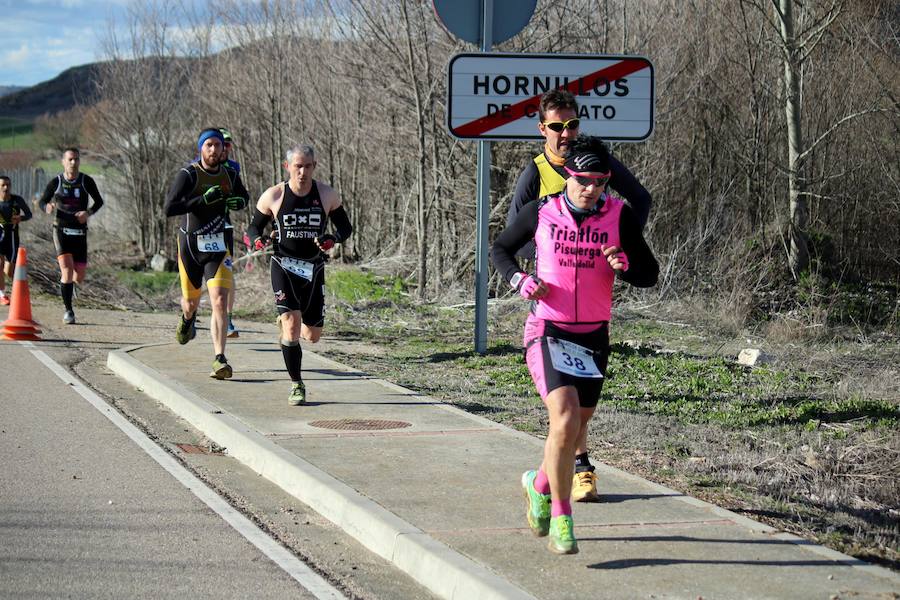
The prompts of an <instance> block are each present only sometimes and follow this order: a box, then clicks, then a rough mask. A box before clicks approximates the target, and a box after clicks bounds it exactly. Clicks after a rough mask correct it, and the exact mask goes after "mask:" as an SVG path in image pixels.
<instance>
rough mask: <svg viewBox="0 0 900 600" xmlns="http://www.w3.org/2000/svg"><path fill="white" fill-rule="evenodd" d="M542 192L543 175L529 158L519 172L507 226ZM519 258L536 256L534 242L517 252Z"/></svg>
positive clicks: (507, 214)
mask: <svg viewBox="0 0 900 600" xmlns="http://www.w3.org/2000/svg"><path fill="white" fill-rule="evenodd" d="M540 193H541V176H540V173H538V169H537V165H536V164H534V160H529V161H528V164H526V165H525V168H524V169H522V172H521V173H519V179H518V180H516V191H515V192H513V198H512V202H510V203H509V211H508V212H507V213H506V226H507V227H509V226H510V225H512V223H513V221H515V220H516V215H518V214H519V211H520V210H522V207H523V206H525V205H526V204H528V203H529V202H534V201H535V200H537V199H538V194H540ZM516 256H518V257H519V258H525V259H533V258H534V242H533V241H528V243H526V244H525V245H524V246H522V247H521V248H520V249H519V250H518V251H517V252H516Z"/></svg>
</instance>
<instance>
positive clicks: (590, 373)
mask: <svg viewBox="0 0 900 600" xmlns="http://www.w3.org/2000/svg"><path fill="white" fill-rule="evenodd" d="M547 347H548V349H549V350H550V361H551V362H552V363H553V368H554V369H556V370H557V371H559V372H560V373H566V374H567V375H574V376H575V377H589V378H591V379H603V373H601V372H600V369H598V368H597V363H595V362H594V353H593V351H592V350H590V349H588V348H585V347H584V346H579V345H578V344H574V343H572V342H567V341H565V340H558V339H556V338H552V337H548V338H547Z"/></svg>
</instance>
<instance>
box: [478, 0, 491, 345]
mask: <svg viewBox="0 0 900 600" xmlns="http://www.w3.org/2000/svg"><path fill="white" fill-rule="evenodd" d="M493 3H494V0H484V12H483V13H482V17H481V18H482V21H481V32H482V34H481V51H482V52H490V50H491V45H492V44H493V40H492V37H493V36H492V32H493V27H494V25H493V18H494V6H493ZM475 185H476V187H477V188H478V196H477V200H476V202H475V207H476V208H475V210H476V217H475V227H476V233H475V352H477V353H478V354H484V353H485V352H487V297H488V224H489V222H490V219H491V143H490V142H488V141H486V140H479V141H478V176H477V178H476V184H475Z"/></svg>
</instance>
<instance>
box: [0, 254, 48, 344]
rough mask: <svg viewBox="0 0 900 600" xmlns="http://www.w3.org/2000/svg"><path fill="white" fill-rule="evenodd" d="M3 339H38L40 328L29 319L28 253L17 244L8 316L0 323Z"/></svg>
mask: <svg viewBox="0 0 900 600" xmlns="http://www.w3.org/2000/svg"><path fill="white" fill-rule="evenodd" d="M0 328H2V331H3V339H5V340H39V339H41V338H39V337H38V335H37V334H39V333H40V332H41V329H40V327H39V325H38V324H37V323H35V322H34V321H32V320H31V294H29V293H28V253H27V252H25V248H24V247H23V246H19V253H18V254H17V255H16V272H15V274H14V275H13V289H12V299H11V302H10V305H9V318H8V319H6V320H5V321H3V324H2V325H0Z"/></svg>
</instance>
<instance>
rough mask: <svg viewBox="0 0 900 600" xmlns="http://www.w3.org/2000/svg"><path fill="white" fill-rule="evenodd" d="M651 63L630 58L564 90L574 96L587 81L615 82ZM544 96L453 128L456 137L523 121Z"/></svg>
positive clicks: (588, 76) (471, 135)
mask: <svg viewBox="0 0 900 600" xmlns="http://www.w3.org/2000/svg"><path fill="white" fill-rule="evenodd" d="M649 66H650V65H649V63H648V62H647V61H646V60H643V59H637V58H629V59H625V60H623V61H621V62H617V63H616V64H614V65H610V66H609V67H606V68H603V69H600V70H599V71H596V72H594V73H589V74H587V75H585V76H584V77H580V78H578V79H574V80H572V81H570V82H569V83H568V85H566V86H565V87H564V88H562V89H567V90H569V91H570V92H572V93H573V94H576V95H577V93H578V89H579V87H580V82H582V81H585V80H595V79H606V80H607V81H615V80H616V79H619V78H621V77H625V76H626V75H631V74H632V73H635V72H637V71H640V70H641V69H646V68H647V67H649ZM541 95H542V94H538V95H536V96H532V97H531V98H526V99H525V100H522V101H521V102H517V103H516V104H513V105H512V106H510V107H509V108H508V109H507V110H504V111H498V112H495V113H494V114H492V115H487V116H486V117H481V118H479V119H475V120H474V121H469V122H468V123H465V124H463V125H460V126H459V127H454V128H453V133H454V135H457V136H459V137H477V136H479V135H481V134H483V133H486V132H488V131H490V130H491V129H496V128H497V127H501V126H503V125H506V124H507V123H512V122H513V121H515V120H517V119H521V118H523V117H525V116H526V110H525V109H526V108H530V109H531V110H534V108H535V106H536V105H537V104H536V103H537V102H540V98H541Z"/></svg>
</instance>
